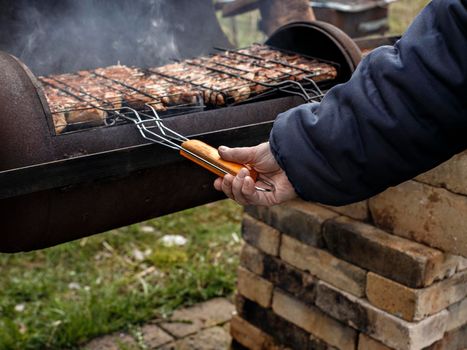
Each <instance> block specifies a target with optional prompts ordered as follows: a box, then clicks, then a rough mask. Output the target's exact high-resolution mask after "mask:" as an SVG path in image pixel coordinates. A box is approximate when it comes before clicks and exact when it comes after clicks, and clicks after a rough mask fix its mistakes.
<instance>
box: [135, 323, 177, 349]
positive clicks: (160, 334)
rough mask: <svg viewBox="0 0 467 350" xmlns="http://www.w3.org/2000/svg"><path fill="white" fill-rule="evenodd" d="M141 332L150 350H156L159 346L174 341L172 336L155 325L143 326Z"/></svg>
mask: <svg viewBox="0 0 467 350" xmlns="http://www.w3.org/2000/svg"><path fill="white" fill-rule="evenodd" d="M141 331H142V333H143V340H144V344H145V345H146V346H147V347H148V349H156V348H158V347H159V346H161V345H164V344H167V343H169V342H171V341H173V340H174V338H173V337H172V336H171V335H169V334H168V333H166V332H164V331H163V330H162V329H161V328H160V327H158V326H156V325H154V324H148V325H145V326H143V328H142V329H141Z"/></svg>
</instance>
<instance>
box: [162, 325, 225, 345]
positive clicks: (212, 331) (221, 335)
mask: <svg viewBox="0 0 467 350" xmlns="http://www.w3.org/2000/svg"><path fill="white" fill-rule="evenodd" d="M231 340H232V339H231V337H230V334H229V333H228V332H227V331H226V330H225V329H224V328H223V327H218V326H216V327H211V328H207V329H204V330H202V331H201V332H199V333H196V334H193V335H191V336H189V337H186V338H183V339H180V340H178V341H176V342H173V343H170V344H167V345H164V346H162V347H161V348H159V349H160V350H228V349H230V343H231Z"/></svg>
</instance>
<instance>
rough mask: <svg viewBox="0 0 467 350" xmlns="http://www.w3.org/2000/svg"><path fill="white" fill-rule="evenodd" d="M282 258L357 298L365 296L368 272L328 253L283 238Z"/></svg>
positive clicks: (294, 240) (285, 237)
mask: <svg viewBox="0 0 467 350" xmlns="http://www.w3.org/2000/svg"><path fill="white" fill-rule="evenodd" d="M280 257H281V259H282V260H284V261H285V262H287V263H289V264H290V265H292V266H295V267H297V268H299V269H301V270H304V271H307V272H309V273H311V274H312V275H314V276H316V277H318V278H319V279H321V280H323V281H326V282H329V283H330V284H332V285H335V286H336V287H339V288H341V289H343V290H345V291H348V292H349V293H352V294H354V295H357V296H363V295H365V281H366V271H365V270H363V269H361V268H359V267H357V266H354V265H351V264H349V263H347V262H345V261H343V260H340V259H338V258H336V257H334V256H332V255H331V254H329V253H328V252H326V251H324V250H321V249H318V248H314V247H311V246H308V245H305V244H303V243H301V242H299V241H298V240H296V239H293V238H291V237H288V236H286V235H283V236H282V244H281V249H280Z"/></svg>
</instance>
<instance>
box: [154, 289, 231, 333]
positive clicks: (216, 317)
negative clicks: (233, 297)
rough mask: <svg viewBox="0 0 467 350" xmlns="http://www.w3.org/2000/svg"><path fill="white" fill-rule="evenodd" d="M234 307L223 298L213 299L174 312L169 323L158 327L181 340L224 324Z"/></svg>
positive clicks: (229, 317)
mask: <svg viewBox="0 0 467 350" xmlns="http://www.w3.org/2000/svg"><path fill="white" fill-rule="evenodd" d="M234 311H235V307H234V305H233V304H232V303H231V302H230V301H228V300H227V299H225V298H215V299H211V300H208V301H206V302H204V303H201V304H197V305H194V306H192V307H189V308H186V309H181V310H176V311H175V312H174V313H173V315H172V317H171V318H170V320H169V322H163V323H161V324H160V327H161V328H163V329H164V330H165V331H167V332H168V333H170V334H171V335H172V336H175V337H176V338H183V337H186V336H187V335H190V334H193V333H196V332H198V331H200V330H201V329H204V328H208V327H212V326H216V325H218V324H222V323H226V322H228V321H229V320H230V319H231V318H232V314H233V312H234Z"/></svg>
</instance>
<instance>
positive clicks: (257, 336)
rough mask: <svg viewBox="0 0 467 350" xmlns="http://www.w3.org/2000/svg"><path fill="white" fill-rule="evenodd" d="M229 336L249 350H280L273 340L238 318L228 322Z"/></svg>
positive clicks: (235, 317)
mask: <svg viewBox="0 0 467 350" xmlns="http://www.w3.org/2000/svg"><path fill="white" fill-rule="evenodd" d="M230 334H231V336H232V338H233V339H235V340H236V341H237V342H239V343H240V344H242V345H243V346H244V347H246V348H248V349H249V350H280V349H281V348H280V347H279V346H277V345H276V344H275V342H274V339H273V338H272V337H271V336H270V335H269V334H266V333H265V332H263V331H262V330H261V329H259V328H257V327H255V326H253V325H252V324H251V323H249V322H247V321H245V320H244V319H243V318H241V317H239V316H234V317H233V318H232V320H231V321H230Z"/></svg>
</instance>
